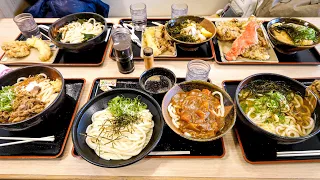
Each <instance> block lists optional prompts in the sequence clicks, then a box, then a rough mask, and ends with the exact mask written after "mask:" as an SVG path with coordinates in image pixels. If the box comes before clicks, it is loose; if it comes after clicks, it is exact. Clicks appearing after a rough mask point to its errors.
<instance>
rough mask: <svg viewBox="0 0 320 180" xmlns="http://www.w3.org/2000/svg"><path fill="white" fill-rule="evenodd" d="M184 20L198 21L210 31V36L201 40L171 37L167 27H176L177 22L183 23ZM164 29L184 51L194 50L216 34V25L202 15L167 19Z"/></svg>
mask: <svg viewBox="0 0 320 180" xmlns="http://www.w3.org/2000/svg"><path fill="white" fill-rule="evenodd" d="M185 20H192V21H195V22H196V23H199V24H200V25H201V26H202V27H204V28H205V29H206V30H207V31H209V32H210V33H212V36H211V37H210V38H208V39H207V40H205V41H202V42H185V41H180V40H178V39H176V38H174V37H172V35H171V34H170V33H169V31H168V29H169V27H176V26H178V25H179V24H181V23H183V22H184V21H185ZM165 30H166V33H167V34H168V35H169V37H170V38H171V39H172V40H173V41H174V42H176V44H177V45H178V46H179V47H180V48H181V49H183V50H185V51H196V50H197V49H198V48H199V47H200V46H201V45H203V44H205V43H207V42H209V41H211V39H212V38H213V37H214V36H215V35H216V26H215V25H214V24H213V23H212V22H211V21H210V20H208V19H206V18H203V17H199V16H180V17H178V18H174V19H171V20H170V21H168V23H166V25H165Z"/></svg>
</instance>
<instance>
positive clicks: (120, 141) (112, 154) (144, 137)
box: [86, 109, 154, 160]
mask: <svg viewBox="0 0 320 180" xmlns="http://www.w3.org/2000/svg"><path fill="white" fill-rule="evenodd" d="M139 117H140V121H138V122H137V123H135V124H133V127H132V129H131V132H129V131H128V130H127V129H126V128H122V129H121V130H120V131H121V134H122V135H121V137H120V136H119V135H115V134H111V133H109V132H107V131H110V129H111V126H110V125H111V124H110V121H108V119H110V118H113V116H112V114H111V113H110V111H109V110H108V109H105V110H102V111H97V112H95V113H94V114H93V115H92V118H91V120H92V124H90V125H89V126H88V127H87V129H86V133H87V137H86V143H87V144H88V146H89V147H90V148H91V149H93V150H94V151H95V153H96V154H97V155H98V156H99V157H101V158H103V159H106V160H126V159H130V158H131V157H132V156H136V155H138V154H139V153H140V152H141V151H142V150H143V149H144V148H145V146H146V145H147V144H148V142H149V141H150V139H151V136H152V132H153V126H154V122H153V120H152V114H151V113H150V111H149V110H142V111H140V112H139ZM107 138H108V139H107ZM110 139H116V140H114V141H112V142H110Z"/></svg>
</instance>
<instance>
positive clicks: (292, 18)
mask: <svg viewBox="0 0 320 180" xmlns="http://www.w3.org/2000/svg"><path fill="white" fill-rule="evenodd" d="M282 19H283V20H286V19H289V20H296V21H300V22H303V23H308V24H309V25H311V26H313V27H312V29H314V30H315V31H316V32H317V33H318V41H317V42H316V43H314V44H312V45H305V46H303V45H302V46H298V45H294V44H288V43H286V42H283V41H280V40H278V38H276V37H275V36H274V35H273V33H271V31H270V28H271V26H272V25H273V24H274V22H273V21H276V20H282ZM267 33H268V35H269V36H271V37H272V38H274V39H276V40H277V41H279V42H281V43H282V44H283V45H286V46H291V47H296V48H299V47H301V48H302V47H305V48H308V47H310V48H312V47H314V46H316V45H318V44H319V43H320V29H319V28H318V27H317V26H315V25H314V24H312V23H310V22H308V21H305V20H303V19H299V18H294V17H278V18H274V19H271V20H270V21H269V22H268V24H267Z"/></svg>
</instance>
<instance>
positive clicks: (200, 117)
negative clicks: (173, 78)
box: [162, 80, 236, 142]
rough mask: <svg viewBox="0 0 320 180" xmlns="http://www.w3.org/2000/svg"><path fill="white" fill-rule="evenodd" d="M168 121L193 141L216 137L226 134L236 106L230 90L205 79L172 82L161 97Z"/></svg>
mask: <svg viewBox="0 0 320 180" xmlns="http://www.w3.org/2000/svg"><path fill="white" fill-rule="evenodd" d="M162 114H163V117H164V119H165V121H166V123H167V125H168V126H169V127H170V128H171V129H172V130H173V131H174V132H175V133H176V134H178V135H180V136H181V137H183V138H186V139H189V140H192V141H200V142H201V141H202V142H205V141H213V140H216V139H219V138H221V137H222V136H224V135H225V134H226V133H227V132H228V131H229V130H230V129H232V127H233V125H234V123H235V121H236V108H235V105H234V103H233V101H232V99H231V97H230V96H229V94H228V93H227V92H225V91H224V90H222V89H221V88H220V87H218V86H216V85H214V84H211V83H208V82H205V81H197V80H193V81H185V82H182V83H180V84H177V85H175V86H173V87H172V88H171V89H170V90H169V91H168V92H167V94H166V95H165V97H164V98H163V101H162Z"/></svg>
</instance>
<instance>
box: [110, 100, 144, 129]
mask: <svg viewBox="0 0 320 180" xmlns="http://www.w3.org/2000/svg"><path fill="white" fill-rule="evenodd" d="M145 109H147V105H146V104H145V103H143V102H141V101H140V99H139V97H136V98H134V99H131V98H125V97H123V96H117V97H115V98H113V99H112V100H110V101H109V103H108V110H109V111H110V112H111V114H112V115H113V117H114V118H113V119H110V122H111V126H112V130H113V132H114V134H120V130H121V129H123V128H127V129H128V131H130V129H131V127H132V125H133V124H134V123H136V122H138V121H139V119H140V117H139V112H140V111H142V110H145Z"/></svg>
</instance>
